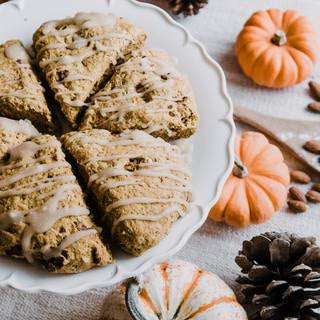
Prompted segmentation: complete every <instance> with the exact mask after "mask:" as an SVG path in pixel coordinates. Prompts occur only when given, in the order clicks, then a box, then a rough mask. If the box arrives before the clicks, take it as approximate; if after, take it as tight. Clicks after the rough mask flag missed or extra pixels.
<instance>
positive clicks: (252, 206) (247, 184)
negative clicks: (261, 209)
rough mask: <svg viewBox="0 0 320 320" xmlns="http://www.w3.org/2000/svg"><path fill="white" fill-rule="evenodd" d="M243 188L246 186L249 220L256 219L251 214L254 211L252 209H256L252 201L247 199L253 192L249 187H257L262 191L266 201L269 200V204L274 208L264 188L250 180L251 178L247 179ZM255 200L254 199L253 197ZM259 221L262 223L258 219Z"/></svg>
mask: <svg viewBox="0 0 320 320" xmlns="http://www.w3.org/2000/svg"><path fill="white" fill-rule="evenodd" d="M245 188H246V193H247V195H248V197H247V199H248V204H249V208H250V219H251V221H254V220H256V218H255V217H253V216H252V213H253V212H255V210H254V209H256V208H255V207H254V205H253V202H252V201H250V200H249V199H251V197H253V193H252V192H251V191H250V189H251V190H252V189H255V188H256V189H259V190H260V191H262V193H263V194H265V196H266V198H265V199H266V201H267V202H269V204H270V205H271V206H272V208H273V209H274V206H273V203H272V201H271V200H270V198H269V196H268V194H266V193H265V191H264V189H262V188H261V187H260V186H259V185H258V184H257V183H256V182H255V181H252V180H251V179H250V180H247V182H246V184H245ZM254 200H256V199H254ZM266 220H267V219H264V220H263V221H266ZM254 223H257V222H254ZM259 223H262V221H259Z"/></svg>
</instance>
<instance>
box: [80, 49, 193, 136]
mask: <svg viewBox="0 0 320 320" xmlns="http://www.w3.org/2000/svg"><path fill="white" fill-rule="evenodd" d="M131 55H132V57H131V58H130V59H129V60H128V61H127V62H125V63H124V64H122V65H120V66H118V67H117V68H116V72H115V73H114V75H113V76H112V78H111V79H110V81H109V82H108V83H107V84H106V86H105V87H104V88H103V89H102V90H101V91H99V92H98V93H97V94H96V95H95V96H93V97H92V100H93V104H92V105H91V106H89V108H88V110H87V111H86V113H85V116H84V118H83V121H82V124H81V129H83V130H85V129H92V128H100V129H107V130H109V131H111V132H112V133H120V132H123V131H125V130H132V129H139V130H145V131H146V132H148V133H151V134H152V135H153V136H155V137H161V138H163V139H165V140H167V141H169V140H176V139H181V138H188V137H190V136H191V135H192V134H194V133H195V131H196V129H197V125H198V114H197V107H196V103H195V99H194V97H193V93H192V88H191V85H190V83H189V80H188V79H187V78H186V77H185V76H182V75H181V74H180V73H179V72H178V71H177V69H176V65H175V61H174V60H173V59H172V58H170V57H169V56H168V54H167V53H166V52H165V51H163V50H159V49H143V50H137V51H136V52H132V54H131Z"/></svg>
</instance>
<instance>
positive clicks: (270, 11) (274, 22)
mask: <svg viewBox="0 0 320 320" xmlns="http://www.w3.org/2000/svg"><path fill="white" fill-rule="evenodd" d="M272 11H278V10H277V9H269V10H266V12H267V14H268V15H269V17H270V19H271V21H272V23H273V24H274V26H275V28H276V29H277V28H278V26H277V21H275V20H274V19H273V16H272V15H271V14H272ZM282 21H283V14H282V16H281V22H280V26H281V27H282Z"/></svg>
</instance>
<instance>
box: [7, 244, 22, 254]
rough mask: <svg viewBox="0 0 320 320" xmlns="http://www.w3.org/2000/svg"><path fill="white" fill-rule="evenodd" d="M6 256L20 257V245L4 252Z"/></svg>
mask: <svg viewBox="0 0 320 320" xmlns="http://www.w3.org/2000/svg"><path fill="white" fill-rule="evenodd" d="M5 253H6V255H7V256H21V255H22V248H21V245H19V244H17V245H15V246H13V247H11V248H9V249H7V250H6V251H5Z"/></svg>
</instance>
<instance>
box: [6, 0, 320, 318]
mask: <svg viewBox="0 0 320 320" xmlns="http://www.w3.org/2000/svg"><path fill="white" fill-rule="evenodd" d="M0 1H1V0H0ZM150 2H160V1H159V0H153V1H150ZM272 7H277V8H280V9H287V8H293V9H297V10H299V11H300V12H301V13H303V14H305V15H308V16H309V17H310V18H311V19H313V21H314V22H315V23H318V24H320V20H319V12H320V0H303V1H302V0H270V1H265V2H263V1H261V0H241V1H240V0H237V1H235V0H224V1H219V0H209V4H208V5H207V6H206V7H205V8H203V9H201V10H200V12H199V14H198V15H196V16H193V17H190V18H186V19H183V18H178V21H179V22H181V23H182V24H183V25H184V26H185V27H187V28H188V29H189V30H190V31H191V33H192V34H193V35H194V36H195V37H196V38H197V39H199V40H200V41H201V42H203V44H204V45H205V46H206V48H207V49H208V51H209V54H210V55H211V56H212V57H213V58H215V59H216V60H217V61H218V62H219V63H220V64H221V66H222V67H223V69H224V70H225V73H226V76H227V80H228V90H229V92H230V95H231V97H232V99H233V101H234V103H235V104H238V105H241V106H244V107H247V108H251V109H254V110H257V111H260V112H263V113H266V114H272V115H274V116H278V117H286V118H296V119H309V120H317V121H319V118H317V117H316V116H315V115H313V114H311V113H308V112H306V111H305V106H306V105H307V103H309V102H310V101H311V98H310V97H309V95H308V93H307V87H308V85H307V82H304V83H302V84H300V85H298V86H295V87H293V88H290V89H285V90H269V89H263V88H260V87H258V86H256V85H254V84H253V83H252V81H251V80H249V79H247V78H246V77H245V76H244V75H243V73H242V72H241V70H240V67H239V66H238V64H237V61H236V57H235V55H234V41H235V38H236V36H237V34H238V32H239V31H240V29H241V27H242V25H243V24H244V22H245V21H246V19H247V18H248V17H249V16H250V15H251V14H252V13H253V12H254V11H257V10H259V9H266V8H272ZM318 27H319V30H320V26H318ZM314 78H315V79H318V80H319V79H320V63H318V65H317V69H316V71H315V74H314ZM238 129H241V128H240V127H239V128H238ZM318 208H319V207H316V206H311V207H310V210H309V211H308V212H307V213H305V214H302V215H294V214H290V213H287V212H285V211H283V212H281V213H278V214H275V215H274V216H273V218H272V219H271V220H270V221H268V222H267V223H265V224H263V225H259V226H252V227H249V228H246V229H243V230H235V229H232V228H230V227H227V226H224V225H220V224H216V223H214V222H213V221H209V220H208V221H207V223H206V224H205V225H204V226H203V227H202V228H201V230H199V231H198V232H197V233H196V234H194V235H193V237H192V238H191V239H190V241H189V242H188V244H187V245H186V246H185V248H184V249H182V250H181V252H180V253H179V254H178V257H180V258H182V259H186V260H189V261H191V262H194V263H196V264H198V265H199V266H200V267H202V268H205V269H206V270H210V271H213V272H216V273H217V274H218V275H219V276H221V277H222V278H223V279H224V280H226V281H227V282H228V283H229V284H230V285H231V286H234V285H235V282H234V280H235V278H236V276H237V274H238V272H239V268H238V267H237V265H236V264H235V262H234V258H235V256H236V255H237V253H238V251H239V250H240V249H241V243H242V241H243V240H245V239H251V238H252V237H253V236H254V235H257V234H259V233H262V232H266V231H270V230H274V231H279V232H281V231H289V232H293V233H297V234H299V235H302V236H303V235H304V236H310V235H312V236H317V235H318V234H319V224H320V210H318ZM318 243H320V238H318ZM108 290H110V289H107V288H105V289H98V290H91V291H88V292H85V293H83V294H80V295H76V296H67V297H64V296H58V295H54V294H49V293H42V294H27V293H24V292H19V291H17V290H14V289H11V288H0V319H1V320H29V319H32V320H96V319H99V314H100V311H101V307H102V303H103V300H104V297H105V295H106V294H107V292H108Z"/></svg>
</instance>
